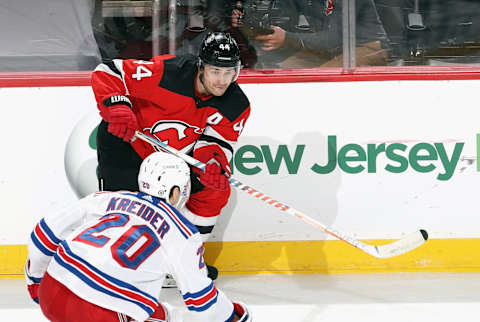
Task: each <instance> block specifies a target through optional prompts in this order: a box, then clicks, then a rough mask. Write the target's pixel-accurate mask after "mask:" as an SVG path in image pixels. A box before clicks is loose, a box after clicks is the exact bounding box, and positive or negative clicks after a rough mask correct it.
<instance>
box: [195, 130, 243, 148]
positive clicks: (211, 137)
mask: <svg viewBox="0 0 480 322" xmlns="http://www.w3.org/2000/svg"><path fill="white" fill-rule="evenodd" d="M198 141H199V142H202V141H204V142H207V143H215V144H218V145H219V146H220V147H221V148H222V149H224V150H228V151H230V153H233V145H234V144H235V142H234V141H230V140H227V139H225V138H224V137H223V136H222V135H221V134H220V133H218V132H217V131H215V130H214V129H212V128H210V127H207V128H206V129H205V132H203V134H202V135H201V136H200V138H199V139H198Z"/></svg>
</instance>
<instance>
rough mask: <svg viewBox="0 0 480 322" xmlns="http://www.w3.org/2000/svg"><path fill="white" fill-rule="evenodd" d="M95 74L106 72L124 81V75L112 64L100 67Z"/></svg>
mask: <svg viewBox="0 0 480 322" xmlns="http://www.w3.org/2000/svg"><path fill="white" fill-rule="evenodd" d="M94 72H104V73H107V74H108V75H111V76H115V77H116V78H118V79H120V80H121V81H123V79H122V74H121V73H120V71H119V70H118V69H117V67H116V66H115V64H113V63H112V62H110V63H105V64H100V65H98V66H97V68H95V70H94Z"/></svg>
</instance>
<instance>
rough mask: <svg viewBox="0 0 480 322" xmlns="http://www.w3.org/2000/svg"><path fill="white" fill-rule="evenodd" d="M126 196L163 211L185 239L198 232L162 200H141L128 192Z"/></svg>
mask: <svg viewBox="0 0 480 322" xmlns="http://www.w3.org/2000/svg"><path fill="white" fill-rule="evenodd" d="M124 194H125V195H128V196H133V197H135V198H140V199H141V200H142V201H146V202H148V203H150V204H152V205H153V206H155V207H156V208H157V209H160V210H162V211H163V213H165V214H166V215H167V216H168V218H170V220H171V221H172V222H173V223H174V224H175V226H177V228H178V230H179V231H180V233H181V234H182V235H183V237H185V238H187V239H188V238H189V237H190V236H192V235H193V234H195V233H196V232H197V228H196V227H195V226H194V225H193V224H192V223H191V222H189V221H188V220H187V219H186V218H185V217H183V216H182V215H181V214H179V213H178V212H176V211H172V210H171V209H170V208H169V206H168V205H166V204H165V203H164V202H163V201H162V200H161V199H160V198H156V197H155V199H156V200H158V202H156V203H154V202H151V201H150V200H147V199H145V198H141V197H139V196H138V195H137V194H133V193H131V192H126V193H124Z"/></svg>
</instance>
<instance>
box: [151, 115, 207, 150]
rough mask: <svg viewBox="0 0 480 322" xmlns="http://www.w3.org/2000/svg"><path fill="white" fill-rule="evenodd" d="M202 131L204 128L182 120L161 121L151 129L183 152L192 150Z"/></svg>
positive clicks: (160, 138)
mask: <svg viewBox="0 0 480 322" xmlns="http://www.w3.org/2000/svg"><path fill="white" fill-rule="evenodd" d="M202 133H203V129H201V128H199V127H197V126H192V125H190V124H187V123H185V122H182V121H159V122H157V123H155V124H154V125H153V126H152V128H151V129H150V134H152V135H153V136H154V137H156V138H157V139H159V140H160V141H162V142H163V143H165V144H168V145H170V146H172V147H174V148H176V149H179V150H181V151H182V152H188V151H190V149H191V148H192V147H193V145H194V144H195V142H196V141H197V140H198V138H199V136H200V135H201V134H202Z"/></svg>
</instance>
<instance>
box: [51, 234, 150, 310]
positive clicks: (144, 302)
mask: <svg viewBox="0 0 480 322" xmlns="http://www.w3.org/2000/svg"><path fill="white" fill-rule="evenodd" d="M54 259H55V261H56V262H57V263H58V264H60V265H61V266H63V267H64V268H66V269H67V270H68V271H69V272H71V273H72V274H74V275H75V276H77V277H78V278H79V279H80V280H82V281H83V282H84V283H85V284H87V285H88V286H90V287H91V288H93V289H95V290H97V291H99V292H102V293H104V294H107V295H109V296H112V297H115V298H119V299H121V300H124V301H128V302H131V303H133V304H135V305H137V306H139V307H140V308H141V309H142V310H144V311H146V312H147V313H148V315H151V314H152V313H153V312H154V311H155V309H156V308H157V306H158V304H157V301H156V299H155V298H154V297H153V296H151V295H149V294H146V293H145V292H142V291H140V290H138V289H137V288H136V287H134V286H133V285H130V284H128V283H125V282H122V281H120V280H118V279H116V278H114V277H112V276H109V275H107V274H105V273H103V272H101V271H99V270H98V269H97V268H95V267H93V266H92V265H91V264H89V263H88V262H86V261H85V260H83V259H81V258H80V257H78V256H77V255H75V254H74V253H73V252H72V251H71V250H70V248H69V247H68V245H67V244H66V243H61V244H60V248H59V250H58V252H57V254H55V256H54Z"/></svg>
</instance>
